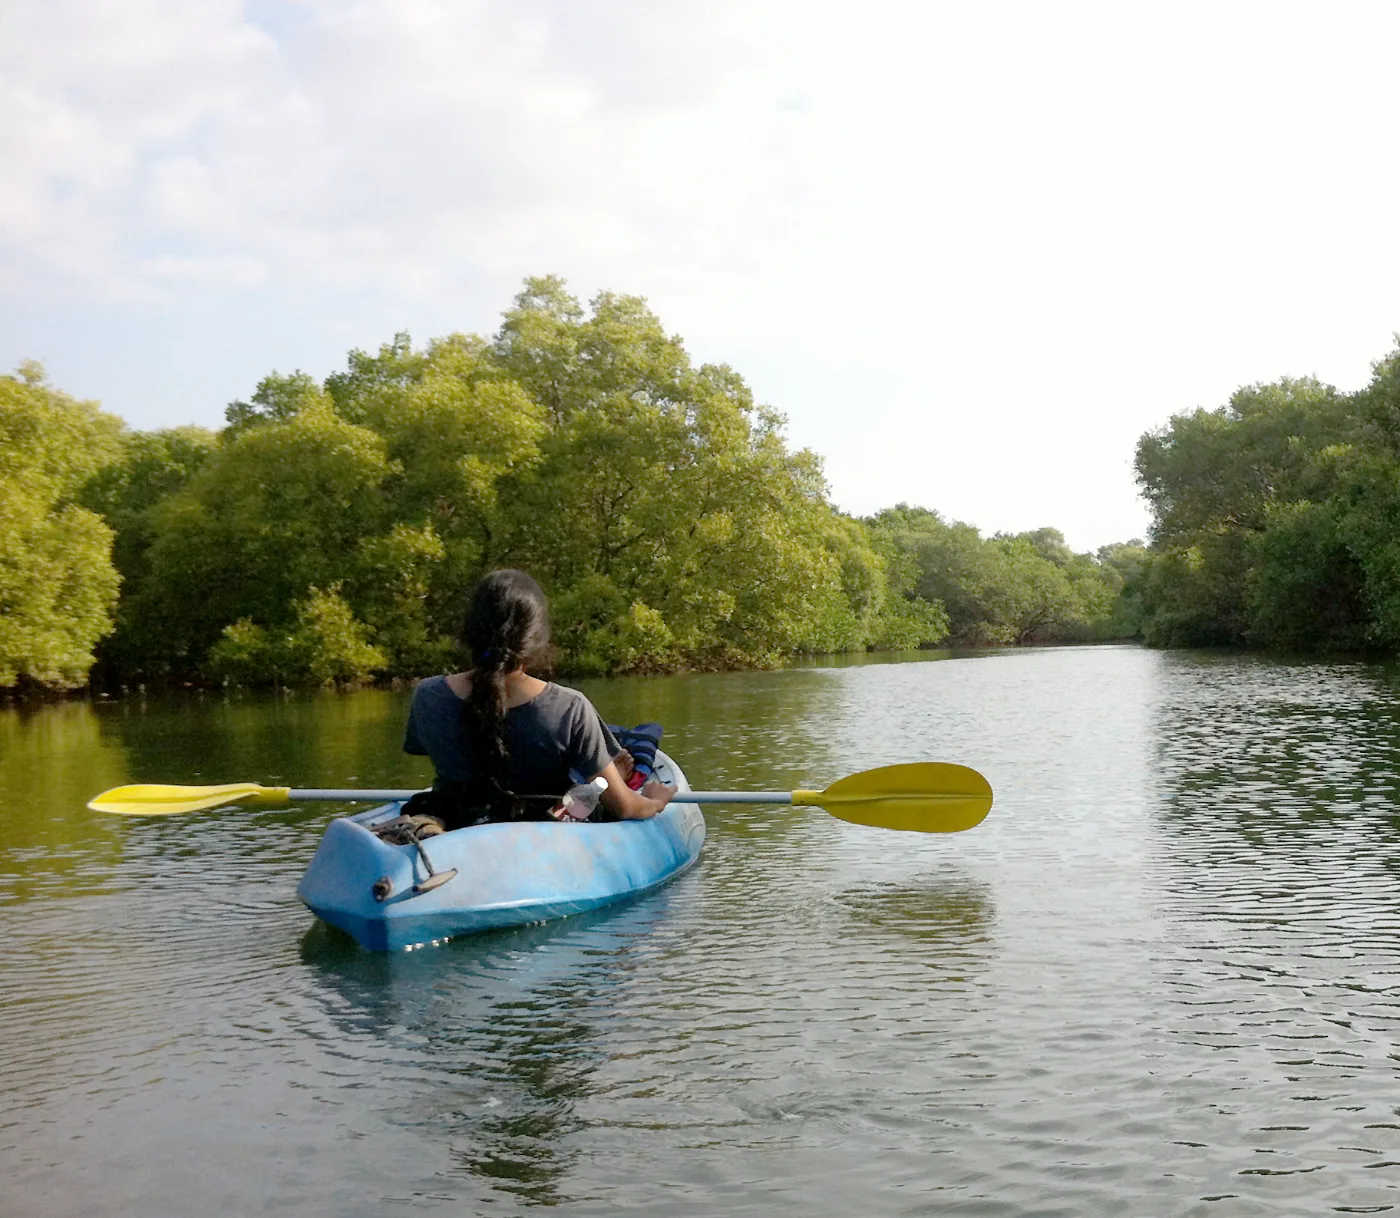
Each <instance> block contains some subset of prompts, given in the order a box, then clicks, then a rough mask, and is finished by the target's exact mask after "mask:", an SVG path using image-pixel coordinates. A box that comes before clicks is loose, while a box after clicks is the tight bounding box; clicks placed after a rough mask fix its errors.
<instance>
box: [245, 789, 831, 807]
mask: <svg viewBox="0 0 1400 1218" xmlns="http://www.w3.org/2000/svg"><path fill="white" fill-rule="evenodd" d="M268 790H269V792H272V791H275V792H276V793H277V794H278V795H279V796H281V797H282V798H284V799H287V800H289V801H290V802H292V803H297V802H303V803H314V802H317V801H322V802H334V803H376V802H385V801H388V800H404V799H409V798H410V797H412V796H414V795H417V794H418V792H417V791H365V790H360V789H356V790H348V791H337V790H334V789H332V788H326V789H318V788H315V787H312V788H308V789H306V790H295V789H293V788H291V787H285V788H284V787H269V788H268ZM819 794H821V792H819V791H682V792H680V794H678V795H677V796H676V802H677V803H692V804H791V803H801V802H802V800H801V799H799V798H796V797H797V796H802V795H819Z"/></svg>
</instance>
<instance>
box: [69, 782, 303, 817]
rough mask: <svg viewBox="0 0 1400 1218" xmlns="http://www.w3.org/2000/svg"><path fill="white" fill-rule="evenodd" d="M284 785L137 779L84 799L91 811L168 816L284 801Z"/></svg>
mask: <svg viewBox="0 0 1400 1218" xmlns="http://www.w3.org/2000/svg"><path fill="white" fill-rule="evenodd" d="M288 798H289V788H287V787H261V786H259V785H258V784H257V783H255V782H230V783H226V784H225V785H224V786H221V787H167V786H159V785H157V784H151V783H141V784H136V785H134V786H129V787H113V788H112V789H111V790H110V791H103V792H102V794H101V795H98V796H96V797H95V798H93V799H90V800H88V807H89V808H91V809H92V810H93V811H94V812H115V813H116V814H118V815H119V816H170V815H172V814H174V813H176V812H200V811H203V810H204V809H205V808H220V807H222V806H223V805H224V804H245V803H266V804H279V803H286V802H287V800H288Z"/></svg>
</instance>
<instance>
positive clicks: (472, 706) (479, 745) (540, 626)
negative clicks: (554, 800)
mask: <svg viewBox="0 0 1400 1218" xmlns="http://www.w3.org/2000/svg"><path fill="white" fill-rule="evenodd" d="M463 636H464V639H465V641H466V644H467V646H468V647H469V648H470V649H471V656H472V667H471V693H470V695H469V696H468V698H467V701H466V703H465V705H464V706H463V708H462V732H463V736H464V738H465V741H466V745H467V749H468V751H469V752H470V753H471V755H472V758H473V760H474V761H475V763H476V767H477V771H478V773H480V775H481V777H482V779H483V781H484V784H485V787H486V789H487V790H486V795H487V798H488V799H489V800H490V802H491V803H493V804H496V805H498V806H504V805H508V804H511V803H513V802H514V796H513V794H512V793H511V790H510V748H509V745H508V744H507V742H506V732H505V728H506V675H507V674H508V673H512V672H514V671H515V670H516V669H517V668H521V667H524V666H525V665H526V664H531V663H537V662H538V661H540V660H542V659H544V658H545V655H546V653H547V651H548V649H549V606H548V602H547V601H546V600H545V595H544V592H543V591H542V590H541V588H540V586H539V584H537V583H536V582H535V581H534V580H533V579H531V578H530V576H528V575H526V574H525V572H524V571H493V572H492V573H491V574H490V575H488V576H486V577H485V578H484V579H482V580H481V581H480V582H479V583H478V584H477V586H476V589H475V591H474V592H473V593H472V600H471V606H470V608H469V609H468V610H467V620H466V626H465V629H464V630H463Z"/></svg>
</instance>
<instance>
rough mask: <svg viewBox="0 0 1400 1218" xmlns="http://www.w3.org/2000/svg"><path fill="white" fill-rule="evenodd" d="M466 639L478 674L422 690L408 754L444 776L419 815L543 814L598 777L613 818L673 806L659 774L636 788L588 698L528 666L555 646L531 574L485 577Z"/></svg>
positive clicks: (427, 683)
mask: <svg viewBox="0 0 1400 1218" xmlns="http://www.w3.org/2000/svg"><path fill="white" fill-rule="evenodd" d="M463 636H464V641H465V643H466V645H467V647H468V648H469V650H470V652H471V661H472V666H471V668H470V669H468V670H467V671H465V672H457V673H453V674H451V675H450V676H439V677H429V678H428V679H426V680H424V681H421V682H419V684H418V687H417V688H416V689H415V690H414V691H413V703H412V706H411V709H410V710H409V716H408V726H407V728H406V730H405V733H404V746H403V747H404V751H405V752H407V753H412V754H416V755H420V756H426V757H428V758H430V759H431V761H432V763H433V769H434V771H435V772H436V777H435V779H434V782H433V791H432V792H431V793H430V796H429V797H428V798H426V799H422V801H421V802H422V804H424V805H428V806H422V807H421V810H422V811H424V812H431V813H432V814H433V815H436V816H439V817H441V818H442V819H443V820H444V821H445V822H446V824H447V827H448V828H456V827H458V826H460V825H465V824H473V823H479V822H481V821H486V820H515V819H536V818H538V817H540V816H545V815H547V814H548V812H547V810H548V808H549V806H550V802H551V799H553V800H555V801H557V800H558V798H559V797H560V796H562V795H563V794H564V792H565V791H567V790H569V788H570V787H572V786H574V785H576V784H578V783H581V782H588V781H589V780H590V779H593V778H597V777H601V778H603V779H604V780H605V782H606V783H607V788H606V790H604V791H603V792H602V804H603V807H604V809H605V810H606V812H607V813H610V814H611V816H612V817H615V818H618V819H622V820H644V819H646V818H648V817H652V816H655V815H656V814H657V813H658V812H660V811H661V810H662V809H663V808H664V807H665V806H666V805H667V803H669V802H670V799H671V797H672V796H673V795H674V794H675V793H676V789H675V788H674V787H671V786H667V785H666V784H664V783H662V782H659V781H657V780H655V779H653V780H652V781H651V782H648V783H647V784H646V785H644V786H643V787H642V788H641V789H640V790H635V791H634V790H632V789H631V787H629V786H628V784H627V781H626V776H625V775H624V773H623V772H622V770H621V769H620V768H619V761H620V760H621V761H622V762H623V764H624V765H625V764H626V760H627V757H626V754H625V752H624V750H623V749H622V747H621V746H620V745H619V744H618V742H617V738H616V737H615V736H614V735H613V734H612V732H611V731H609V730H608V727H607V725H606V724H605V723H604V722H603V720H602V718H601V716H600V715H599V714H598V712H597V710H595V709H594V707H593V704H592V703H591V702H590V701H589V700H588V699H587V698H586V697H584V695H583V694H581V693H579V691H578V690H576V689H569V688H567V687H565V686H562V685H556V684H554V683H553V682H552V681H541V680H540V679H539V678H537V677H533V676H531V675H530V673H529V672H528V671H527V669H528V668H529V667H532V666H538V665H539V664H540V663H541V662H543V661H544V660H545V659H546V658H547V655H548V650H549V605H548V602H547V600H546V599H545V595H544V592H543V590H542V589H541V588H540V586H539V584H537V583H536V582H535V581H534V580H533V579H532V578H531V577H530V576H529V575H527V574H526V573H525V572H524V571H510V570H505V571H493V572H492V573H491V574H490V575H487V576H486V577H485V578H483V579H482V580H481V581H480V582H479V583H478V584H477V586H476V588H475V590H474V591H473V593H472V598H471V604H470V607H469V608H468V610H467V620H466V626H465V629H464V631H463ZM405 811H408V809H407V808H405ZM415 811H417V809H415Z"/></svg>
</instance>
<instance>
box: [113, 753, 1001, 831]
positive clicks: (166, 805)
mask: <svg viewBox="0 0 1400 1218" xmlns="http://www.w3.org/2000/svg"><path fill="white" fill-rule="evenodd" d="M415 794H417V792H416V791H360V790H348V791H337V790H318V789H315V788H312V789H308V790H297V789H295V788H293V787H264V786H260V785H259V784H257V783H254V782H234V783H226V784H225V785H223V786H215V787H176V786H160V785H154V784H141V785H135V786H125V787H113V788H112V789H111V790H110V791H104V792H103V793H102V794H101V795H98V796H96V797H95V798H94V799H91V800H89V801H88V807H89V808H91V809H92V810H93V811H94V812H114V813H118V814H120V815H124V816H170V815H173V814H175V813H179V812H199V811H203V810H205V809H208V808H220V807H223V806H225V805H226V804H258V805H262V806H265V807H266V806H270V807H278V806H282V805H285V804H296V803H311V802H316V801H327V802H334V803H379V802H385V801H389V800H404V799H408V798H409V797H410V796H412V795H415ZM676 800H677V802H679V803H695V804H798V805H801V806H803V807H811V808H823V809H825V810H826V811H827V812H829V813H831V815H832V816H835V817H838V818H839V819H841V820H845V821H850V822H851V823H852V824H856V825H871V826H874V827H875V828H878V829H907V830H913V831H915V832H918V833H957V832H959V831H961V830H963V829H971V828H972V827H973V826H974V825H977V824H980V823H981V821H982V820H983V818H984V817H985V816H986V815H987V813H988V812H990V811H991V808H992V788H991V785H990V784H989V783H988V782H987V780H986V779H985V778H983V777H982V775H981V774H979V773H978V772H977V771H976V770H973V769H969V768H968V767H967V766H964V765H953V764H950V763H948V762H940V761H920V762H914V763H911V764H907V765H887V766H880V767H878V768H877V769H873V770H862V771H861V772H860V773H859V774H851V775H848V776H847V777H845V778H842V779H839V780H837V781H836V782H834V783H832V784H831V785H830V786H829V787H827V788H826V790H824V791H803V790H798V791H682V792H681V793H680V794H679V795H677V796H676Z"/></svg>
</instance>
